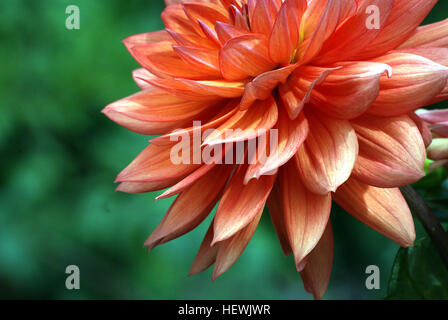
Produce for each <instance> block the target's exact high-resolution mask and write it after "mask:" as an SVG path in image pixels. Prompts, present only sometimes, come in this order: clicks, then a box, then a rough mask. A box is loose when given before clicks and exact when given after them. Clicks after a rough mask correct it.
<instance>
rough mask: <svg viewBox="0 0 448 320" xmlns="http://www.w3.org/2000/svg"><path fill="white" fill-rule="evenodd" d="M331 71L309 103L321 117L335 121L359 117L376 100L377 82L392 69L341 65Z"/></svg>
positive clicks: (380, 65)
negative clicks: (327, 117) (333, 118)
mask: <svg viewBox="0 0 448 320" xmlns="http://www.w3.org/2000/svg"><path fill="white" fill-rule="evenodd" d="M338 65H339V66H340V67H341V68H340V69H337V70H334V71H332V72H331V73H330V74H329V75H328V76H327V77H326V78H325V79H324V80H323V81H322V82H321V83H320V84H317V85H316V86H315V87H314V88H313V90H312V92H311V100H310V101H311V103H312V104H313V106H314V107H316V108H317V109H319V110H320V111H321V112H322V113H324V114H326V115H328V116H330V117H335V118H339V119H354V118H356V117H358V116H360V115H361V114H363V113H364V112H365V111H366V110H367V109H368V108H369V107H370V105H371V104H372V102H373V101H375V99H376V98H377V96H378V93H379V91H380V83H379V80H380V78H381V76H382V75H383V74H384V73H386V72H387V73H388V75H389V76H391V75H392V68H391V67H389V66H388V65H386V64H383V63H375V62H345V63H339V64H338Z"/></svg>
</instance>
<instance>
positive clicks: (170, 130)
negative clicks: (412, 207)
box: [103, 0, 448, 298]
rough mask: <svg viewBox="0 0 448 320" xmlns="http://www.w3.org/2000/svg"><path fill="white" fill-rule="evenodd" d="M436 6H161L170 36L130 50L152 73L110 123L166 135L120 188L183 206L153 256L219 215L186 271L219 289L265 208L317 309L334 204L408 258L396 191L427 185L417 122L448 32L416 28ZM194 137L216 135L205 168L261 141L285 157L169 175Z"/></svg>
mask: <svg viewBox="0 0 448 320" xmlns="http://www.w3.org/2000/svg"><path fill="white" fill-rule="evenodd" d="M436 2H437V1H436V0H395V1H394V0H307V1H306V0H285V1H282V0H201V1H199V0H196V1H194V0H193V1H186V0H166V4H167V7H166V9H165V10H164V11H163V13H162V20H163V22H164V24H165V30H163V31H157V32H151V33H145V34H139V35H135V36H131V37H129V38H127V39H125V40H124V43H125V45H126V47H127V49H128V50H129V52H130V53H131V55H132V56H133V57H134V59H135V60H137V62H138V63H139V64H140V65H141V66H142V68H141V69H138V70H136V71H135V72H134V74H133V75H134V79H135V81H136V82H137V84H138V85H139V87H140V88H141V91H140V92H139V93H137V94H135V95H132V96H130V97H127V98H125V99H122V100H120V101H117V102H115V103H112V104H111V105H109V106H107V107H106V108H105V109H104V111H103V112H104V113H105V114H106V115H107V116H108V117H109V118H111V119H112V120H113V121H115V122H117V123H118V124H120V125H122V126H124V127H126V128H128V129H130V130H132V131H135V132H137V133H141V134H144V135H161V136H159V137H157V138H155V139H153V140H151V141H150V144H149V146H148V147H147V148H146V149H145V150H144V151H143V152H142V153H141V154H140V155H139V156H138V157H137V158H136V159H135V160H134V161H133V162H132V163H131V164H130V165H129V166H128V167H127V168H126V169H125V170H124V171H123V172H121V173H120V174H119V176H118V178H117V182H120V183H121V184H120V185H119V187H118V190H119V191H123V192H130V193H143V192H150V191H155V190H162V189H165V188H168V187H170V189H168V190H167V191H166V192H164V193H163V194H162V195H161V196H160V197H161V198H165V197H170V196H174V195H177V198H176V200H175V201H174V203H173V204H172V206H171V208H170V209H169V211H168V213H167V214H166V216H165V217H164V219H163V220H162V222H161V223H160V225H159V226H158V227H157V229H156V230H155V231H154V232H153V233H152V234H151V236H150V237H149V238H148V240H147V241H146V243H145V244H146V245H147V246H148V248H150V249H151V248H153V247H155V246H157V245H160V244H162V243H165V242H167V241H170V240H173V239H175V238H178V237H180V236H181V235H183V234H185V233H187V232H189V231H191V230H192V229H194V228H195V227H196V226H198V225H199V224H200V223H201V222H202V221H203V220H204V219H205V218H206V217H207V216H208V215H209V213H210V211H211V210H212V209H213V208H214V207H215V205H216V204H217V203H219V204H218V207H217V211H216V215H215V217H214V220H213V223H212V225H211V226H210V228H209V230H208V232H207V234H206V235H205V239H204V242H203V244H202V245H201V247H200V249H199V253H198V255H197V257H196V260H195V261H194V263H193V266H192V269H191V273H192V274H195V273H198V272H201V271H203V270H205V269H207V268H208V267H209V266H211V265H212V264H214V272H213V278H216V277H217V276H219V275H221V274H222V273H223V272H225V271H226V270H227V269H229V268H230V267H231V266H232V265H233V264H234V263H235V261H236V260H237V259H238V257H239V256H240V255H241V253H242V252H243V250H244V249H245V247H246V245H247V244H248V242H249V240H250V239H251V237H252V235H253V233H254V232H255V229H256V227H257V224H258V222H259V220H260V217H261V214H262V212H263V208H264V207H265V204H266V203H267V205H268V208H269V212H270V215H271V218H272V222H273V224H274V226H275V229H276V231H277V233H278V237H279V239H280V243H281V246H282V249H283V251H284V253H285V254H286V255H289V254H290V253H292V254H293V255H294V258H295V263H296V267H297V270H298V271H299V272H300V274H301V276H302V279H303V282H304V284H305V288H306V289H307V290H308V291H309V292H311V293H312V294H313V295H314V297H315V298H321V297H322V296H323V294H324V292H325V291H326V288H327V285H328V281H329V278H330V273H331V268H332V259H333V237H332V230H331V226H330V223H329V216H330V209H331V205H332V200H334V201H336V202H337V203H338V204H339V205H341V206H342V207H343V208H344V209H345V210H346V211H347V212H349V213H350V214H351V215H353V216H354V217H355V218H357V219H359V220H360V221H362V222H363V223H365V224H366V225H368V226H369V227H371V228H373V229H375V230H377V231H378V232H380V233H382V234H383V235H385V236H387V237H389V238H390V239H392V240H393V241H395V242H396V243H398V244H399V245H401V246H403V247H408V246H411V245H412V244H413V242H414V238H415V231H414V224H413V219H412V216H411V213H410V211H409V209H408V206H407V204H406V201H405V200H404V198H403V196H402V195H401V193H400V191H399V189H398V187H399V186H403V185H407V184H410V183H413V182H415V181H417V180H419V179H420V178H421V177H422V176H423V175H424V171H423V167H424V162H425V141H424V139H423V136H422V135H423V133H422V129H423V127H424V126H423V123H422V121H421V120H419V118H418V117H416V116H415V114H414V113H413V111H414V110H415V109H417V108H419V107H422V106H424V105H427V104H431V103H433V102H435V101H440V100H443V99H445V98H447V92H448V88H447V87H446V84H447V77H448V69H447V68H446V67H445V66H446V65H448V49H447V48H446V47H447V46H448V21H443V22H440V23H436V24H432V25H428V26H424V27H418V25H419V24H420V23H421V22H422V21H423V19H424V18H425V17H426V15H427V14H428V13H429V12H430V10H431V9H432V7H433V6H434V5H435V3H436ZM372 19H373V20H372ZM375 19H376V20H377V21H375ZM193 121H201V123H202V124H203V125H202V127H201V128H200V129H199V130H200V132H199V133H200V134H201V133H204V132H205V131H206V130H207V129H215V131H214V133H212V134H210V135H209V136H207V137H206V139H205V141H202V142H203V143H202V144H200V145H199V152H201V151H203V150H204V149H205V148H207V147H210V146H215V147H216V146H220V147H221V148H223V147H225V151H223V152H220V151H219V148H218V149H215V151H216V150H218V151H217V152H215V156H218V158H219V157H223V156H224V153H227V152H229V150H230V151H231V150H232V148H235V146H236V144H237V143H239V142H245V143H248V142H249V141H251V140H253V139H256V138H257V135H254V134H253V132H254V130H253V129H264V130H270V129H277V130H278V150H277V152H275V153H270V154H269V156H268V158H267V161H263V162H261V161H255V162H252V163H248V162H247V163H246V162H244V161H243V163H240V164H222V163H219V161H218V162H216V163H203V162H201V161H200V162H199V163H198V162H195V161H193V162H192V163H180V164H174V163H173V161H172V160H171V158H170V155H171V152H172V149H173V147H174V146H175V144H176V143H177V141H176V139H177V138H179V136H178V133H176V132H177V131H176V129H180V128H183V129H185V130H184V132H187V133H188V134H189V135H191V136H193V135H194V134H195V128H194V127H193ZM228 129H235V131H234V133H233V134H231V135H226V136H225V137H224V132H225V131H226V130H228ZM268 137H269V136H268ZM260 151H261V150H259V148H258V149H257V152H260ZM197 152H198V148H197V146H196V147H195V146H193V147H192V148H191V154H189V155H188V156H189V157H191V158H195V157H197V156H198V155H197V154H196V153H197ZM246 158H247V154H246ZM160 197H159V198H160Z"/></svg>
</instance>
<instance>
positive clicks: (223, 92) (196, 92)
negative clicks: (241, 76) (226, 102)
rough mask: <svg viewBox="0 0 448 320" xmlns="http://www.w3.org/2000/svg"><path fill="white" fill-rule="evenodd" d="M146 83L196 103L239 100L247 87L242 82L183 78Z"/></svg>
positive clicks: (154, 80)
mask: <svg viewBox="0 0 448 320" xmlns="http://www.w3.org/2000/svg"><path fill="white" fill-rule="evenodd" d="M144 81H147V82H148V83H150V84H152V85H153V86H154V87H157V88H160V89H162V90H164V91H166V92H168V93H170V94H172V95H175V96H177V97H179V98H181V99H187V100H195V101H207V100H218V99H221V98H238V97H241V96H242V95H243V93H244V85H245V83H244V82H241V81H238V82H231V81H219V80H211V81H196V80H188V79H181V78H172V79H160V78H156V79H154V78H152V79H151V78H149V79H145V80H144Z"/></svg>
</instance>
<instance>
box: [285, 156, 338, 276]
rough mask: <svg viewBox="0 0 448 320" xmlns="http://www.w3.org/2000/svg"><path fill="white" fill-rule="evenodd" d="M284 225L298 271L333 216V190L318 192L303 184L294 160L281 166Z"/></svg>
mask: <svg viewBox="0 0 448 320" xmlns="http://www.w3.org/2000/svg"><path fill="white" fill-rule="evenodd" d="M280 188H281V193H282V201H283V202H282V203H283V210H284V219H285V228H286V233H287V235H288V239H289V244H290V246H291V248H292V251H293V253H294V259H295V262H296V267H297V269H298V271H302V269H303V267H304V258H305V257H306V256H307V255H308V254H309V253H310V252H311V250H313V249H314V247H315V246H316V245H317V243H318V242H319V240H320V238H321V237H322V234H323V233H324V230H325V227H326V225H327V223H328V220H329V217H330V209H331V194H330V193H328V194H326V195H318V194H315V193H312V192H311V191H309V190H308V189H307V188H305V186H304V185H303V183H302V181H301V179H300V176H299V175H298V174H297V168H296V166H295V165H294V162H289V163H288V164H286V165H285V166H283V167H282V168H281V169H280Z"/></svg>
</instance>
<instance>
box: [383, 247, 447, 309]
mask: <svg viewBox="0 0 448 320" xmlns="http://www.w3.org/2000/svg"><path fill="white" fill-rule="evenodd" d="M386 299H437V300H438V299H448V270H447V269H446V267H445V265H444V264H443V262H442V259H441V258H440V256H439V254H438V252H437V249H436V247H435V245H434V244H433V242H432V241H430V239H428V238H424V239H421V240H420V241H418V242H417V243H416V245H415V246H414V247H412V248H407V249H405V248H401V249H400V250H399V251H398V254H397V256H396V258H395V262H394V265H393V268H392V274H391V277H390V279H389V288H388V291H387V297H386Z"/></svg>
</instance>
